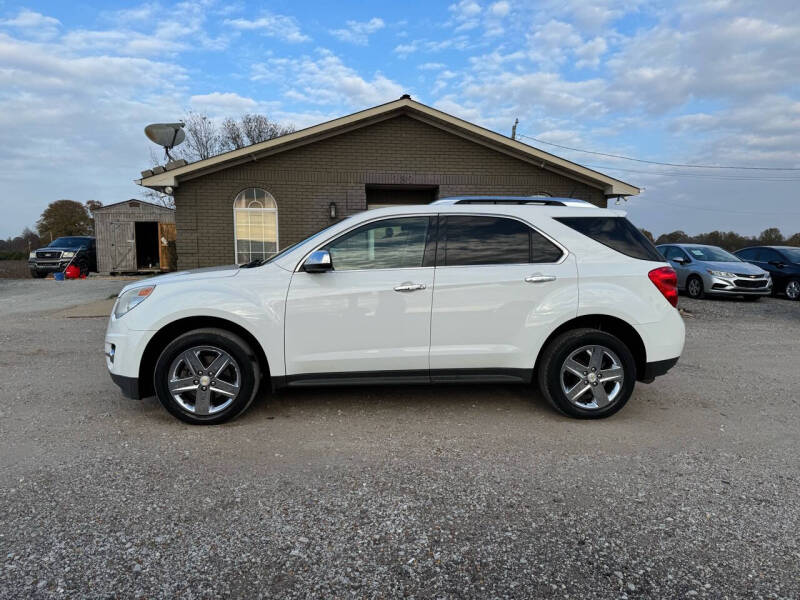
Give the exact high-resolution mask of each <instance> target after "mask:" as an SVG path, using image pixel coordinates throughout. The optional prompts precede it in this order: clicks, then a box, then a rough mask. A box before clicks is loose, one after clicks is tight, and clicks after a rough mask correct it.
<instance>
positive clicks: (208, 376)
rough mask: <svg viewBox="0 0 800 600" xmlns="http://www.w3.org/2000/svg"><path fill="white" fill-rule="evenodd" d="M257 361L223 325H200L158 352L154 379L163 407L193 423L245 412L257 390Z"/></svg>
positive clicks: (229, 417) (243, 342)
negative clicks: (211, 327) (201, 327)
mask: <svg viewBox="0 0 800 600" xmlns="http://www.w3.org/2000/svg"><path fill="white" fill-rule="evenodd" d="M259 378H260V373H259V368H258V360H257V359H256V357H255V355H254V354H253V351H252V349H251V348H250V346H249V345H248V344H247V342H245V341H244V340H243V339H242V338H240V337H239V336H237V335H234V334H232V333H230V332H229V331H225V330H224V329H197V330H195V331H190V332H188V333H185V334H183V335H181V336H179V337H178V338H176V339H175V340H174V341H173V342H171V343H170V344H169V345H168V346H167V347H166V348H164V350H163V352H161V356H159V357H158V361H156V368H155V374H154V380H153V384H154V387H155V390H156V395H157V396H158V399H159V401H160V402H161V404H162V405H164V408H166V409H167V410H168V411H169V412H170V413H172V414H173V415H174V416H176V417H178V418H179V419H181V420H182V421H186V422H187V423H192V424H194V425H216V424H217V423H222V422H224V421H227V420H229V419H232V418H234V417H236V416H237V415H239V414H241V413H242V412H244V411H245V410H246V409H247V407H248V406H250V403H251V402H252V401H253V398H255V395H256V392H257V391H258V383H259Z"/></svg>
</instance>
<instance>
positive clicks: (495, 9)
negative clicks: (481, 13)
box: [489, 0, 511, 18]
mask: <svg viewBox="0 0 800 600" xmlns="http://www.w3.org/2000/svg"><path fill="white" fill-rule="evenodd" d="M510 11H511V5H510V4H509V3H508V2H507V1H506V0H500V2H495V3H494V4H492V5H491V6H490V7H489V14H490V15H492V16H495V17H500V18H502V17H505V16H506V15H508V13H509V12H510Z"/></svg>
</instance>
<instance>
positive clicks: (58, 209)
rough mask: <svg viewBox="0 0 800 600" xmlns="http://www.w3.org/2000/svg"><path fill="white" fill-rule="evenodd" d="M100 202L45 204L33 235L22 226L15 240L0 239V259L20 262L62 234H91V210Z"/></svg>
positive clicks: (57, 202) (92, 219) (32, 232)
mask: <svg viewBox="0 0 800 600" xmlns="http://www.w3.org/2000/svg"><path fill="white" fill-rule="evenodd" d="M101 206H103V204H102V202H99V201H97V200H89V201H87V202H86V203H84V204H81V203H80V202H76V201H74V200H56V201H55V202H51V203H50V204H48V206H47V208H45V209H44V212H42V216H41V217H39V220H38V221H37V222H36V232H34V231H31V229H30V228H28V227H26V228H25V229H23V230H22V233H21V234H20V235H18V236H16V237H10V238H8V239H5V240H0V260H22V259H25V258H28V253H29V252H30V251H31V250H35V249H36V248H41V247H42V246H46V245H47V244H49V243H50V242H51V241H53V240H54V239H56V238H59V237H62V236H66V235H93V234H94V216H93V214H94V211H95V210H97V209H98V208H100V207H101Z"/></svg>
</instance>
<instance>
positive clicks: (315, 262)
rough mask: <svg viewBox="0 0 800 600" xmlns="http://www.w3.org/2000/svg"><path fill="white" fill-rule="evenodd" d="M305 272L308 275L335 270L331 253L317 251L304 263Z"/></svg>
mask: <svg viewBox="0 0 800 600" xmlns="http://www.w3.org/2000/svg"><path fill="white" fill-rule="evenodd" d="M303 270H304V271H305V272H306V273H324V272H325V271H331V270H333V263H332V262H331V253H330V252H328V251H327V250H315V251H314V252H312V253H311V256H309V257H308V258H307V259H306V262H305V263H303Z"/></svg>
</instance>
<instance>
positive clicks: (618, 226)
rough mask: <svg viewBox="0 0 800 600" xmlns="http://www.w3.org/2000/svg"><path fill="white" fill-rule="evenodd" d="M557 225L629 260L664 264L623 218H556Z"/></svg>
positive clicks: (657, 253) (640, 234)
mask: <svg viewBox="0 0 800 600" xmlns="http://www.w3.org/2000/svg"><path fill="white" fill-rule="evenodd" d="M555 220H556V221H558V222H559V223H562V224H564V225H566V226H567V227H570V228H572V229H574V230H575V231H577V232H578V233H582V234H583V235H585V236H586V237H589V238H591V239H593V240H594V241H596V242H598V243H600V244H603V245H604V246H608V247H609V248H612V249H613V250H616V251H617V252H620V253H622V254H624V255H626V256H630V257H631V258H638V259H640V260H652V261H656V262H664V257H663V256H662V255H661V253H660V252H659V251H658V250H657V249H656V247H655V246H654V245H653V244H652V242H650V240H648V239H647V238H646V237H645V236H644V234H643V233H642V232H641V231H639V230H638V229H636V227H635V226H634V225H633V223H631V222H630V221H628V219H626V218H625V217H557V218H556V219H555Z"/></svg>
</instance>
